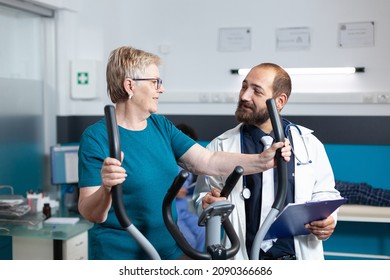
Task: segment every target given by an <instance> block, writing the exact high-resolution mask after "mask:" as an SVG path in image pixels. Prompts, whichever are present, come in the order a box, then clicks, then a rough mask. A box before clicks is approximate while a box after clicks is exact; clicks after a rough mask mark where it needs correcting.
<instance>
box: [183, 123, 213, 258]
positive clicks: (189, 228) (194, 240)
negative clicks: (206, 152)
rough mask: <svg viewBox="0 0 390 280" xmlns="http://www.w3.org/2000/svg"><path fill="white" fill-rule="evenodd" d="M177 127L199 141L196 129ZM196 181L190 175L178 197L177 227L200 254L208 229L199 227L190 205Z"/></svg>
mask: <svg viewBox="0 0 390 280" xmlns="http://www.w3.org/2000/svg"><path fill="white" fill-rule="evenodd" d="M176 127H177V128H178V129H180V131H182V132H183V133H184V134H186V135H188V136H190V137H191V138H192V139H194V140H195V141H197V140H198V135H197V133H196V131H195V129H193V128H192V127H191V126H190V125H188V124H186V123H179V124H177V125H176ZM180 170H182V168H181V167H179V171H180ZM195 181H196V176H194V174H192V173H189V176H188V178H187V180H186V181H185V182H184V184H183V186H182V188H181V189H180V191H179V192H178V194H177V196H176V210H177V216H178V219H177V225H178V227H179V229H180V231H181V232H182V233H183V235H184V237H185V238H186V240H187V241H188V243H189V244H190V245H191V246H192V248H194V249H195V250H197V251H199V252H203V251H205V243H206V228H205V227H204V226H199V225H198V220H199V217H198V215H197V214H196V213H195V212H194V210H192V208H193V207H192V205H190V203H189V200H190V199H191V196H192V194H193V192H194V187H195ZM191 204H192V203H191Z"/></svg>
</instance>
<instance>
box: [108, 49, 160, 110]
mask: <svg viewBox="0 0 390 280" xmlns="http://www.w3.org/2000/svg"><path fill="white" fill-rule="evenodd" d="M160 62H161V59H160V57H159V56H158V55H155V54H152V53H149V52H146V51H143V50H139V49H136V48H132V47H120V48H117V49H115V50H113V51H112V52H111V54H110V57H109V58H108V62H107V69H106V80H107V94H108V96H109V97H110V98H111V101H112V102H113V103H117V102H122V101H126V100H127V99H128V98H129V95H128V93H127V92H126V91H125V89H124V87H123V81H124V80H125V79H126V78H132V79H135V78H140V77H141V76H142V75H143V74H145V71H146V68H147V67H148V66H149V65H152V64H155V65H157V66H158V65H160Z"/></svg>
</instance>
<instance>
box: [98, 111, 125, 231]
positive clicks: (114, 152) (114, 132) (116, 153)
mask: <svg viewBox="0 0 390 280" xmlns="http://www.w3.org/2000/svg"><path fill="white" fill-rule="evenodd" d="M104 114H105V117H106V125H107V133H108V145H109V148H110V157H112V158H116V159H117V160H119V161H120V160H121V148H120V140H119V132H118V126H117V122H116V116H115V107H114V106H112V105H107V106H105V107H104ZM111 196H112V205H113V207H114V211H115V215H116V217H117V219H118V221H119V223H120V225H121V226H122V227H123V228H127V227H129V226H130V225H131V224H132V223H131V221H130V219H129V218H128V217H127V214H126V210H125V207H124V205H123V198H122V184H120V185H117V186H115V187H113V188H112V189H111Z"/></svg>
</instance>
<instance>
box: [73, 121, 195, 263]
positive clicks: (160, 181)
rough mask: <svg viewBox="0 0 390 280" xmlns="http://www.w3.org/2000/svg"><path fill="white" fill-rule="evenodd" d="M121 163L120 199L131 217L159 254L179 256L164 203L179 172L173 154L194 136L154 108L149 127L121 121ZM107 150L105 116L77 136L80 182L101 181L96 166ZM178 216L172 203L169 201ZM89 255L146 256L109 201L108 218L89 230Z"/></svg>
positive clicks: (178, 153)
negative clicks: (137, 128) (127, 125)
mask: <svg viewBox="0 0 390 280" xmlns="http://www.w3.org/2000/svg"><path fill="white" fill-rule="evenodd" d="M119 137H120V144H121V150H122V151H123V152H124V160H123V162H122V166H123V167H124V168H125V169H126V172H127V178H126V180H125V182H124V183H123V184H122V188H123V202H124V206H125V209H126V212H127V215H128V217H129V219H130V220H131V222H132V223H133V224H134V225H135V227H137V229H138V230H140V231H141V232H142V233H143V234H144V235H145V237H146V238H147V239H148V240H149V241H150V242H151V243H152V245H153V246H154V247H155V248H156V249H157V251H158V253H159V254H160V257H161V259H177V258H178V257H179V256H180V255H181V254H182V252H181V250H180V249H179V247H178V246H177V244H176V242H175V240H174V239H173V238H172V236H171V235H170V233H169V231H168V230H167V229H166V227H165V224H164V221H163V217H162V203H163V199H164V197H165V195H166V192H167V190H168V189H169V187H170V186H171V184H172V182H173V180H174V178H175V177H176V176H177V174H178V168H177V159H178V158H180V157H181V156H182V155H183V154H184V153H185V152H186V151H187V150H188V149H189V148H190V147H192V146H193V145H194V144H195V141H194V140H192V139H191V138H190V137H188V136H187V135H185V134H184V133H182V132H181V131H180V130H178V129H177V128H176V127H175V126H174V125H173V123H172V122H170V121H169V120H167V119H166V118H165V117H163V116H159V115H155V114H152V115H151V116H150V117H149V118H148V120H147V127H146V128H145V129H144V130H142V131H131V130H127V129H124V128H122V127H119ZM108 156H109V147H108V140H107V130H106V122H105V119H102V120H100V121H98V122H97V123H95V124H93V125H91V126H90V127H88V128H87V129H86V130H85V131H84V133H83V135H82V137H81V141H80V148H79V187H80V188H82V187H88V186H100V185H101V177H100V170H101V168H102V164H103V161H104V159H105V158H106V157H108ZM172 209H173V216H174V218H175V219H176V213H175V209H176V207H174V205H173V207H172ZM90 258H91V259H137V260H139V259H148V257H147V255H146V254H145V252H143V251H142V249H141V248H140V247H139V245H138V244H137V243H136V241H135V240H134V239H133V238H132V237H131V236H130V234H129V233H127V232H126V231H125V230H124V229H123V228H122V227H121V226H120V224H119V222H118V220H117V218H116V216H115V213H114V210H113V208H112V207H111V209H110V211H109V214H108V218H107V220H106V221H105V222H104V223H102V224H95V225H94V227H93V228H92V229H91V230H90Z"/></svg>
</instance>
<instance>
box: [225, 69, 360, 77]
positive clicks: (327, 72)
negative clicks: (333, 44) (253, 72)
mask: <svg viewBox="0 0 390 280" xmlns="http://www.w3.org/2000/svg"><path fill="white" fill-rule="evenodd" d="M284 70H286V71H287V73H289V74H290V75H331V74H354V73H363V72H364V71H365V69H364V67H312V68H284ZM249 71H250V69H249V68H240V69H231V70H230V73H231V74H235V75H241V76H245V75H247V74H248V72H249Z"/></svg>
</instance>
